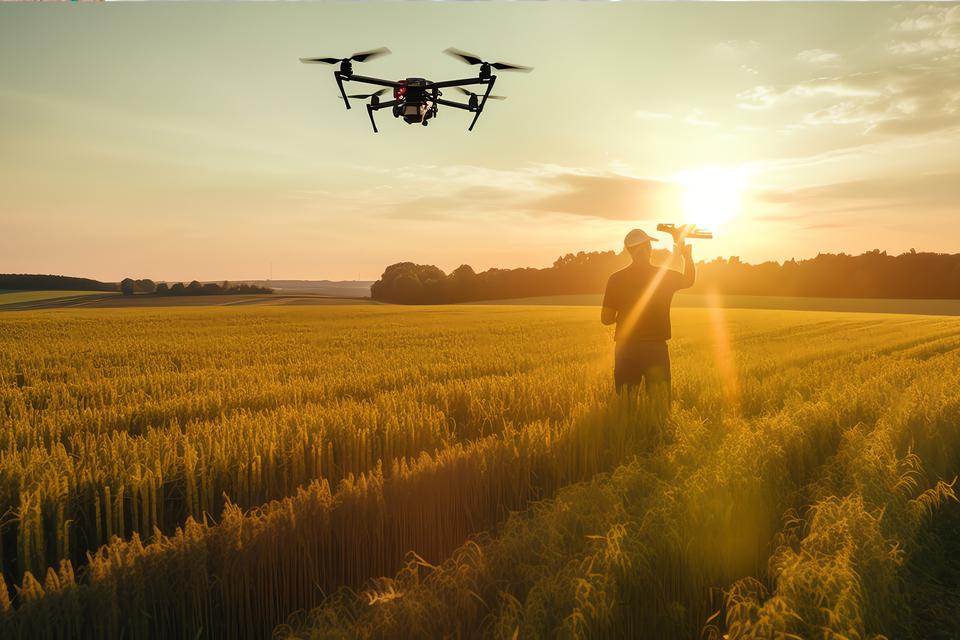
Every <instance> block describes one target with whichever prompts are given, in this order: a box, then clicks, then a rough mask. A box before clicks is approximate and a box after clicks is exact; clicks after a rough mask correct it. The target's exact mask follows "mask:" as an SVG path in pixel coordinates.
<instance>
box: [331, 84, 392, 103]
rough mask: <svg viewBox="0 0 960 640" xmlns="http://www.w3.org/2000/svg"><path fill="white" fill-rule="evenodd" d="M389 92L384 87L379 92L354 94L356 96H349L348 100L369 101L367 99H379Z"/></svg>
mask: <svg viewBox="0 0 960 640" xmlns="http://www.w3.org/2000/svg"><path fill="white" fill-rule="evenodd" d="M387 91H388V87H384V88H383V89H380V90H379V91H374V92H373V93H354V94H352V95H349V96H347V97H348V98H360V99H361V100H365V99H367V98H379V97H380V96H382V95H383V94H384V93H386V92H387ZM338 99H339V98H338Z"/></svg>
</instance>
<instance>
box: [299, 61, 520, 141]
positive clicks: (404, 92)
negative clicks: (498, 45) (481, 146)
mask: <svg viewBox="0 0 960 640" xmlns="http://www.w3.org/2000/svg"><path fill="white" fill-rule="evenodd" d="M388 53H390V50H389V49H387V48H382V49H374V50H372V51H363V52H361V53H355V54H353V55H352V56H350V57H349V58H300V62H303V63H305V64H317V63H320V64H339V65H340V68H339V69H337V70H336V71H334V72H333V77H334V79H335V80H336V81H337V87H339V89H340V96H341V97H342V98H343V104H344V106H346V107H347V109H349V108H350V98H363V99H365V98H369V99H370V102H369V103H367V114H368V115H369V116H370V124H371V125H373V132H374V133H377V123H376V121H375V120H374V118H373V113H374V112H375V111H379V110H380V109H386V108H388V107H389V108H390V109H391V110H392V113H393V117H395V118H402V119H403V120H404V122H406V123H407V124H414V123H417V122H419V123H420V124H422V125H423V126H427V124H428V123H429V120H430V119H431V118H435V117H436V116H437V111H438V110H439V107H440V106H441V105H442V106H446V107H453V108H455V109H462V110H464V111H469V112H470V113H473V114H474V116H473V121H472V122H471V123H470V127H469V128H468V131H473V126H474V125H475V124H476V123H477V119H478V118H479V117H480V114H481V113H483V108H484V106H485V105H486V103H487V100H503V99H504V98H503V96H494V95H491V94H490V91H491V90H492V89H493V85H494V83H495V82H496V80H497V76H495V75H493V71H492V70H493V69H496V70H498V71H524V72H528V71H532V70H533V69H531V68H530V67H523V66H520V65H515V64H509V63H506V62H494V63H490V62H484V61H483V60H481V59H480V58H478V57H477V56H475V55H472V54H469V53H465V52H463V51H458V50H456V49H447V50H446V51H445V52H444V53H447V54H450V55H452V56H454V57H456V58H459V59H461V60H463V61H464V62H466V63H467V64H470V65H480V71H479V73H478V75H477V77H475V78H462V79H457V80H442V81H440V82H433V81H431V80H428V79H426V78H405V79H402V80H383V79H381V78H371V77H368V76H361V75H357V74H355V73H354V72H353V63H354V62H366V61H367V60H370V59H372V58H375V57H379V56H382V55H385V54H388ZM344 82H361V83H365V84H372V85H375V86H379V87H383V88H382V89H379V90H378V91H375V92H373V93H369V94H353V95H347V92H346V91H345V90H344V88H343V83H344ZM469 85H480V86H482V87H486V89H485V91H484V92H483V93H482V94H477V93H474V92H472V91H468V90H466V89H464V88H463V87H465V86H469ZM448 87H450V88H455V89H457V90H458V91H460V92H462V93H464V94H466V95H467V96H469V100H468V101H467V102H465V103H464V102H456V101H453V100H446V99H444V98H442V97H441V96H442V95H443V92H442V91H441V89H446V88H448ZM390 89H392V90H393V99H392V100H389V101H386V102H381V101H380V96H381V95H383V94H384V93H386V92H387V91H389V90H390Z"/></svg>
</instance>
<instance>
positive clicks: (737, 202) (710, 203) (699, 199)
mask: <svg viewBox="0 0 960 640" xmlns="http://www.w3.org/2000/svg"><path fill="white" fill-rule="evenodd" d="M674 180H675V181H676V182H677V183H678V184H679V185H680V188H681V204H682V207H683V217H684V222H687V223H693V224H696V225H698V226H701V227H704V228H707V229H716V228H717V227H719V226H720V225H722V224H723V223H724V222H726V221H728V220H729V219H730V218H733V217H734V216H736V215H737V214H739V213H740V209H741V206H742V198H743V190H744V187H745V185H746V173H745V172H744V170H743V169H740V168H729V167H703V168H698V169H691V170H688V171H682V172H680V173H678V174H677V175H676V176H675V177H674Z"/></svg>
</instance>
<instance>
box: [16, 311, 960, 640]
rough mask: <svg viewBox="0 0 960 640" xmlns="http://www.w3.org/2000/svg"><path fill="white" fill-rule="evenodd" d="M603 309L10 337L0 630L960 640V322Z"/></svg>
mask: <svg viewBox="0 0 960 640" xmlns="http://www.w3.org/2000/svg"><path fill="white" fill-rule="evenodd" d="M596 315H597V314H596V310H595V309H590V308H579V307H558V308H552V309H545V308H544V307H542V306H528V307H523V306H467V305H463V306H454V307H393V306H354V307H346V306H343V307H334V306H331V307H323V308H320V307H302V306H301V307H284V306H270V307H261V306H242V305H241V306H234V307H207V308H149V309H143V308H141V309H109V310H106V309H104V310H99V309H86V310H49V311H43V312H11V313H7V314H4V315H3V316H0V374H2V377H3V382H4V383H5V384H4V385H3V386H2V387H0V412H2V413H0V419H2V420H3V422H4V423H5V424H7V425H9V428H8V429H6V430H4V431H3V433H2V434H0V513H5V514H6V515H5V516H4V517H2V518H0V558H2V560H3V565H2V566H3V579H4V582H5V584H6V585H7V587H8V589H0V619H2V622H3V625H2V626H0V637H6V636H10V637H18V636H21V635H23V634H26V633H29V634H30V635H31V636H35V637H115V636H121V635H123V636H131V637H187V636H189V637H196V636H197V635H198V633H199V634H200V636H201V637H265V636H269V635H270V634H271V633H274V632H275V633H276V634H277V635H278V636H289V635H293V636H298V637H300V636H302V637H358V636H360V637H397V636H402V635H406V636H410V635H414V636H421V637H422V636H439V635H444V634H451V635H458V634H459V635H469V636H474V635H484V636H494V637H502V636H513V635H514V634H516V635H518V636H519V637H542V636H550V635H557V634H560V635H564V636H571V637H636V636H638V635H640V636H643V635H648V636H650V637H663V638H670V637H677V638H680V637H692V636H695V635H699V634H701V633H702V634H705V635H707V636H709V635H711V634H712V635H713V636H716V637H719V635H722V634H729V635H730V636H731V637H757V636H762V637H766V636H768V635H776V634H780V635H782V636H783V637H789V635H790V634H793V635H795V636H798V637H811V636H828V637H840V636H844V637H852V636H857V637H872V636H876V635H877V634H884V635H887V636H888V637H908V638H909V637H930V636H929V634H931V633H934V632H937V631H939V632H941V633H942V634H945V635H944V637H948V636H949V633H950V630H951V629H952V627H950V626H949V625H948V624H946V623H945V622H944V623H942V624H938V622H937V620H935V619H934V620H930V619H929V617H930V616H931V615H935V614H936V612H938V611H942V605H939V604H938V603H942V602H949V601H951V598H956V597H957V594H958V593H960V591H958V590H957V587H956V585H953V586H951V585H950V584H943V582H942V580H944V579H949V576H951V575H956V572H955V571H954V572H952V573H951V572H950V571H944V572H942V575H944V576H947V578H941V579H939V581H935V580H933V579H931V578H930V577H929V576H930V572H931V571H932V570H933V568H932V567H928V566H927V563H929V562H930V560H927V559H928V558H937V557H941V556H943V555H944V554H945V553H946V552H945V551H943V550H944V549H948V548H951V545H954V544H956V542H958V540H957V538H956V533H955V531H954V530H953V529H952V528H951V527H950V526H948V525H946V524H945V523H949V522H952V521H954V519H955V516H954V515H953V511H951V509H954V508H955V505H956V502H955V499H954V497H953V493H952V487H951V485H950V484H949V483H950V482H951V480H952V478H953V477H954V476H955V474H956V473H957V469H958V468H960V465H958V460H960V433H958V425H960V405H958V404H957V400H956V398H957V397H960V394H958V391H960V374H958V373H957V372H958V371H960V350H958V348H957V347H960V322H958V321H956V320H954V319H952V318H946V317H922V316H915V315H914V316H911V315H873V314H864V313H822V312H803V311H797V312H790V313H785V312H782V311H776V310H742V309H716V308H713V309H698V308H678V309H675V310H674V335H675V336H676V338H675V339H674V341H673V342H672V343H671V345H672V346H671V352H672V353H671V355H672V360H673V363H674V399H675V405H674V407H673V414H672V417H671V418H670V420H669V422H667V423H663V422H661V421H660V419H659V418H658V416H659V415H660V414H659V410H658V407H657V406H656V402H655V399H647V398H643V397H639V398H618V397H616V396H615V395H614V394H613V393H612V392H611V386H612V380H611V372H610V367H611V363H612V362H611V361H612V353H611V350H612V342H611V335H610V333H611V331H610V330H609V328H605V327H601V326H600V325H599V322H598V320H597V318H596ZM15 373H21V374H22V380H23V383H22V384H18V383H16V379H17V378H16V376H15ZM941 481H943V482H941ZM414 552H415V553H416V555H410V554H411V553H414ZM945 566H949V565H945ZM0 586H2V585H0ZM14 586H16V588H14ZM914 587H915V588H914ZM4 596H6V599H5V597H4ZM298 612H299V613H298ZM931 612H932V613H931ZM278 625H279V626H278ZM275 627H276V629H275ZM851 630H852V631H851ZM830 634H833V635H832V636H831V635H830Z"/></svg>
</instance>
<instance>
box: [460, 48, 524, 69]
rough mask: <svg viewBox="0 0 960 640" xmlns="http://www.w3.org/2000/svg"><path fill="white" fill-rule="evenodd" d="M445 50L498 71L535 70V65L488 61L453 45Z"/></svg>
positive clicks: (469, 61)
mask: <svg viewBox="0 0 960 640" xmlns="http://www.w3.org/2000/svg"><path fill="white" fill-rule="evenodd" d="M443 52H444V53H445V54H447V55H450V56H453V57H454V58H459V59H461V60H463V61H464V62H466V63H467V64H488V65H490V66H491V67H493V68H494V69H496V70H497V71H522V72H524V73H529V72H531V71H533V67H525V66H523V65H519V64H510V63H509V62H487V61H485V60H483V59H481V58H480V56H475V55H473V54H472V53H467V52H466V51H461V50H460V49H454V48H453V47H450V48H449V49H444V50H443Z"/></svg>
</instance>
